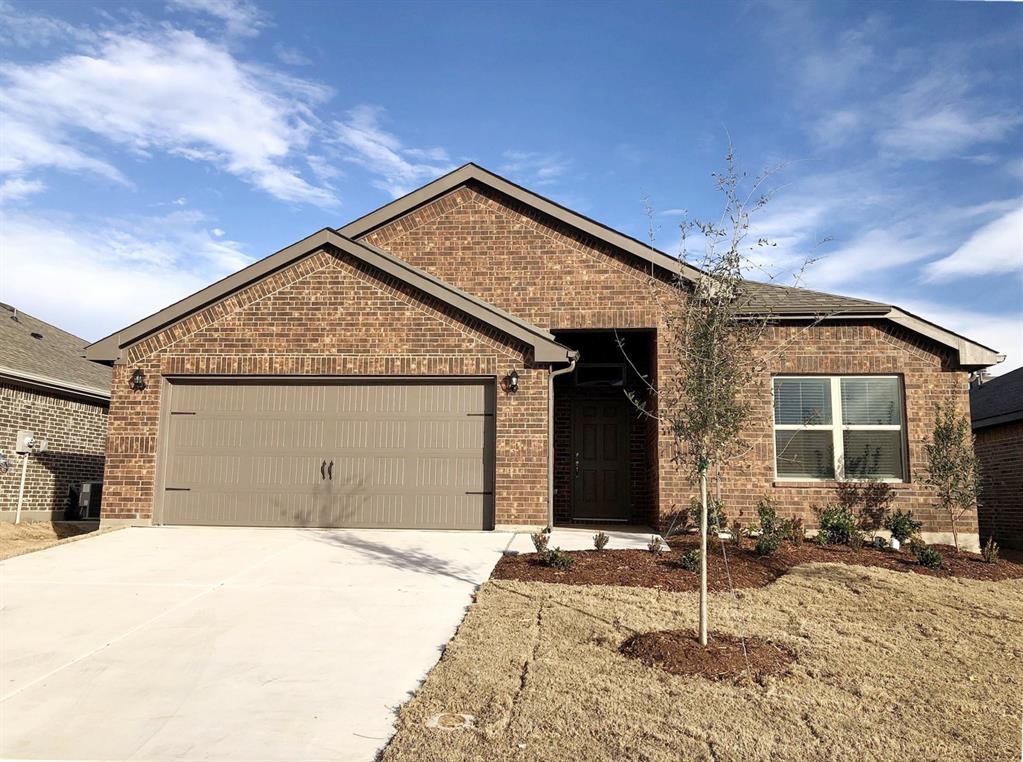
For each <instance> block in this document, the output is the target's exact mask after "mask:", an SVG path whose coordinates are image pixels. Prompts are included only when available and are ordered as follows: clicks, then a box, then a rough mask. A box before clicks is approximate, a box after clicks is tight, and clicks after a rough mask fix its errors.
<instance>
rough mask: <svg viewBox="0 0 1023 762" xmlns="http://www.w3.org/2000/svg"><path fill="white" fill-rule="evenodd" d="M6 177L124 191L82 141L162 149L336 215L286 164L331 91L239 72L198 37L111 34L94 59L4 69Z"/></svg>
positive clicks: (0, 74)
mask: <svg viewBox="0 0 1023 762" xmlns="http://www.w3.org/2000/svg"><path fill="white" fill-rule="evenodd" d="M0 82H2V91H0V98H2V105H3V108H4V110H5V112H6V114H7V117H8V119H9V124H8V125H5V130H4V132H5V136H4V138H5V144H4V151H3V154H4V155H3V165H2V169H3V170H4V171H8V172H19V173H24V172H25V171H27V170H29V169H32V168H34V167H55V168H59V169H65V170H71V171H90V172H94V173H98V174H101V175H105V176H107V177H109V178H111V179H114V180H121V181H123V176H122V175H121V173H120V172H119V171H118V170H117V169H116V168H114V167H113V166H112V165H111V164H110V163H109V162H107V161H104V160H103V159H99V158H95V154H96V153H97V151H96V150H95V149H94V147H92V146H90V145H87V143H88V141H87V140H85V136H87V135H89V136H93V137H96V136H98V137H100V138H102V139H105V140H107V141H110V142H112V143H114V144H117V145H119V146H122V147H124V148H127V149H128V150H130V151H132V152H134V153H135V154H136V155H138V156H139V157H142V158H144V157H146V156H148V155H149V154H150V153H152V152H153V151H165V152H168V153H170V154H173V155H178V156H182V157H185V158H188V159H190V160H192V161H203V162H210V163H212V164H214V165H216V166H218V167H220V168H222V169H223V170H225V171H227V172H230V173H232V174H234V175H236V176H238V177H240V178H242V179H244V180H245V181H247V182H249V183H251V184H253V185H254V186H256V187H257V188H260V189H261V190H263V191H266V192H267V193H270V194H271V195H273V196H275V197H276V198H279V199H281V200H283V201H291V202H304V203H311V204H315V205H318V206H323V207H333V206H336V204H337V200H336V199H335V197H334V196H333V194H332V193H331V192H330V191H329V190H327V189H325V188H322V187H317V186H314V185H312V184H310V183H309V182H308V181H306V180H305V179H303V178H302V177H301V176H300V175H299V174H298V173H297V172H296V171H295V170H294V169H292V168H291V167H290V166H289V164H288V162H289V159H290V158H292V156H293V155H294V154H297V153H299V152H300V151H302V150H304V149H305V148H306V146H307V145H308V143H309V140H310V139H311V137H312V135H313V133H314V130H315V128H316V125H317V122H316V118H315V115H314V113H313V107H314V106H315V105H317V104H319V103H322V102H323V101H325V100H326V99H327V98H328V97H329V96H330V94H331V92H330V90H329V89H328V88H326V87H323V86H321V85H317V84H315V83H311V82H306V81H303V80H298V79H294V78H288V77H284V76H282V75H279V74H275V73H272V72H268V71H266V70H262V69H259V68H257V67H254V66H247V65H245V64H242V63H241V62H239V61H238V60H237V59H236V58H235V57H234V56H233V55H232V54H231V53H230V52H229V51H228V50H227V49H226V48H224V47H223V46H220V45H217V44H214V43H211V42H209V41H207V40H204V39H202V38H200V37H197V36H196V35H194V34H192V33H191V32H183V31H177V30H169V31H163V32H160V33H157V34H154V35H150V36H127V35H122V34H109V35H107V36H106V37H105V38H104V40H103V42H102V44H100V45H99V46H98V47H97V48H96V49H95V50H91V51H88V52H85V53H79V54H74V55H66V56H63V57H61V58H58V59H56V60H53V61H50V62H48V63H42V64H36V65H22V66H18V65H6V66H3V67H2V68H0Z"/></svg>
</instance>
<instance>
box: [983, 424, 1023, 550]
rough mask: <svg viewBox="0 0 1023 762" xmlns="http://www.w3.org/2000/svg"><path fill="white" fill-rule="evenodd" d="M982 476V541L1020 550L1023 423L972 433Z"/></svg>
mask: <svg viewBox="0 0 1023 762" xmlns="http://www.w3.org/2000/svg"><path fill="white" fill-rule="evenodd" d="M974 433H975V435H976V451H977V457H978V458H979V459H980V465H981V469H982V474H983V482H982V483H983V492H982V496H981V506H980V509H979V522H980V535H981V538H982V539H986V538H988V537H994V538H995V540H996V541H997V542H998V543H999V544H1001V545H1004V546H1005V547H1015V548H1021V549H1023V421H1012V422H1010V423H1003V424H999V425H996V426H986V427H984V428H982V429H978V430H977V431H976V432H974Z"/></svg>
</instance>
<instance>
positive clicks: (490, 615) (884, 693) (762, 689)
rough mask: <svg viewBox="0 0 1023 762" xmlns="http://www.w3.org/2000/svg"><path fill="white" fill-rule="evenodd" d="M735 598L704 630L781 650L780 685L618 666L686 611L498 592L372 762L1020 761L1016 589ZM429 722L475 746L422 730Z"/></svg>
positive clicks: (801, 580) (886, 579)
mask: <svg viewBox="0 0 1023 762" xmlns="http://www.w3.org/2000/svg"><path fill="white" fill-rule="evenodd" d="M738 595H739V597H738V599H737V600H736V599H734V598H732V597H731V595H730V594H727V593H723V594H716V595H713V596H712V597H711V601H710V610H711V617H712V628H714V629H719V630H721V631H723V632H728V633H733V634H740V633H744V634H752V635H757V636H759V637H761V638H765V639H768V640H770V641H773V642H775V643H777V644H780V645H783V646H786V647H788V648H790V649H791V650H792V651H794V652H795V654H796V657H797V662H796V663H795V664H793V669H792V673H791V674H790V675H788V676H786V677H781V678H770V677H768V678H765V679H764V681H763V683H761V684H758V683H752V684H750V683H742V682H738V683H736V682H711V681H709V680H706V679H704V678H701V677H677V676H674V675H671V674H668V673H666V672H664V671H663V670H660V669H658V668H656V667H648V666H645V665H644V664H642V663H641V662H639V661H636V660H633V659H628V658H626V657H624V656H622V655H621V654H619V652H618V647H619V645H620V644H621V643H622V642H623V641H624V640H625V639H626V638H627V637H629V636H630V635H632V634H634V633H636V632H645V631H650V630H658V629H667V628H673V629H674V628H692V627H695V625H696V621H695V614H696V596H695V594H693V593H672V592H664V591H660V590H655V589H649V588H637V587H609V586H600V587H598V586H568V585H558V584H547V583H541V582H520V581H513V580H492V581H490V582H488V583H487V584H485V585H484V586H483V587H482V588H481V589H480V591H479V594H478V597H477V601H476V603H475V604H474V605H473V606H472V607H471V608H470V610H469V613H468V614H467V616H466V619H465V621H464V622H463V623H462V626H461V628H460V629H459V631H458V634H457V635H456V636H455V638H454V639H453V640H452V641H451V643H450V644H449V646H448V648H447V650H446V651H445V653H444V656H443V658H442V659H441V661H440V662H439V663H438V665H437V666H436V667H435V668H434V669H433V671H432V672H431V673H430V675H429V676H428V677H427V679H426V681H425V682H424V684H423V686H422V687H421V688H420V690H419V691H418V693H417V694H416V695H415V696H414V697H413V698H412V699H411V700H410V701H409V702H408V703H407V704H406V705H405V706H404V707H402V709H401V711H400V712H399V717H398V721H397V734H396V735H395V737H394V739H393V740H392V742H391V743H390V745H389V746H388V747H387V748H386V749H385V751H384V752H383V754H382V758H383V759H384V760H386V761H389V762H396V761H397V760H416V761H417V762H432V761H433V760H480V762H491V761H495V762H496V761H498V760H559V761H563V762H575V761H576V760H579V761H580V762H581V761H584V760H585V761H586V762H596V761H598V760H608V761H610V760H616V761H618V760H666V761H667V760H671V762H679V761H680V760H720V761H721V762H724V761H725V760H742V761H744V762H745V761H746V760H800V761H802V760H816V759H821V760H894V759H904V760H915V761H916V760H985V762H995V761H996V760H1007V761H1008V760H1019V759H1020V723H1021V699H1023V580H1009V581H1004V582H975V581H961V580H958V579H939V578H933V577H927V576H923V575H917V574H904V573H898V572H893V571H889V570H886V569H877V568H874V569H868V568H865V567H857V566H846V565H839V564H812V565H806V566H799V567H797V568H795V569H793V570H792V571H790V572H789V573H787V574H786V575H785V576H783V577H781V578H780V579H779V580H778V581H776V582H774V583H772V584H771V585H769V586H768V587H765V588H759V589H753V590H745V591H740V593H739V594H738ZM439 712H463V713H468V714H472V715H475V717H476V724H475V728H473V729H469V730H442V729H433V728H427V727H426V726H425V724H426V721H427V720H428V719H429V718H430V717H431V716H433V715H435V714H437V713H439Z"/></svg>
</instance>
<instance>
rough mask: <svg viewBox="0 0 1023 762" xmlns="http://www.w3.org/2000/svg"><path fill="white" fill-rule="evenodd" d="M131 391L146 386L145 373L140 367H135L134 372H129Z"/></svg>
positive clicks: (137, 390)
mask: <svg viewBox="0 0 1023 762" xmlns="http://www.w3.org/2000/svg"><path fill="white" fill-rule="evenodd" d="M129 383H130V384H131V388H132V390H133V391H136V392H141V391H143V390H144V389H145V388H146V374H145V373H143V372H142V368H135V372H134V373H132V374H131V380H130V381H129Z"/></svg>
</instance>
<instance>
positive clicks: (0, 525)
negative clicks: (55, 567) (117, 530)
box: [0, 521, 111, 561]
mask: <svg viewBox="0 0 1023 762" xmlns="http://www.w3.org/2000/svg"><path fill="white" fill-rule="evenodd" d="M109 531H111V530H110V529H100V528H99V522H97V521H53V522H51V521H27V522H23V523H21V524H11V523H8V522H0V561H2V560H3V559H5V558H12V557H14V556H20V555H23V554H25V553H32V552H33V551H36V550H44V549H45V548H52V547H53V546H54V545H62V544H64V543H66V542H73V541H74V540H79V539H82V538H83V537H87V536H90V535H97V534H102V533H103V532H109Z"/></svg>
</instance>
